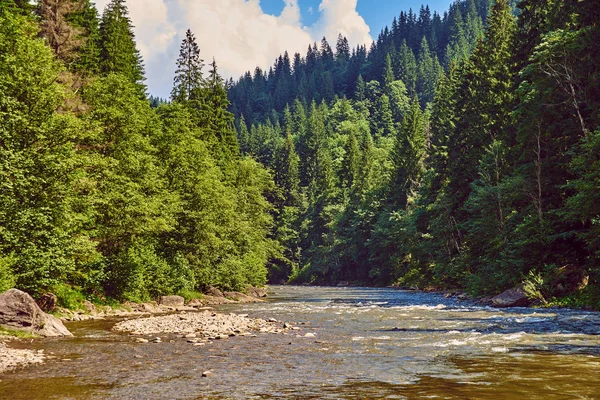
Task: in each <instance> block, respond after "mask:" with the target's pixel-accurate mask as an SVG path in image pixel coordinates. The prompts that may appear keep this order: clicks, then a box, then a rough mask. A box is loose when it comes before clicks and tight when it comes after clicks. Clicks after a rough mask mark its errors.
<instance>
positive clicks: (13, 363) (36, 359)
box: [0, 337, 45, 374]
mask: <svg viewBox="0 0 600 400" xmlns="http://www.w3.org/2000/svg"><path fill="white" fill-rule="evenodd" d="M9 339H10V338H8V337H0V374H2V373H4V372H6V371H10V370H13V369H16V368H20V367H26V366H29V365H33V364H40V363H42V362H44V359H45V355H44V351H43V350H37V351H35V350H22V349H13V348H11V347H8V346H7V345H6V343H5V341H7V340H9Z"/></svg>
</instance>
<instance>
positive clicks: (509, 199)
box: [229, 0, 600, 307]
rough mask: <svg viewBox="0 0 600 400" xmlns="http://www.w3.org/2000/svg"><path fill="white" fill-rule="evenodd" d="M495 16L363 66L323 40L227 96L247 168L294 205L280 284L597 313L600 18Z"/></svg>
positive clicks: (359, 51)
mask: <svg viewBox="0 0 600 400" xmlns="http://www.w3.org/2000/svg"><path fill="white" fill-rule="evenodd" d="M492 3H493V5H492V7H491V8H490V10H489V14H488V12H487V10H488V7H489V6H490V2H487V1H473V0H469V1H458V2H456V3H454V4H453V5H452V6H451V8H450V10H449V12H448V13H447V14H444V16H439V15H433V16H429V14H428V9H427V8H422V9H421V10H420V13H419V15H418V16H417V15H415V14H414V13H412V12H408V13H402V14H401V15H400V18H396V19H394V21H393V24H392V28H391V29H388V28H386V29H384V31H383V32H382V33H381V35H380V36H379V38H378V40H377V41H376V42H375V43H374V44H373V45H372V46H371V48H370V49H368V50H367V49H366V48H365V47H360V46H359V47H357V48H356V49H354V50H352V51H350V50H349V48H348V45H347V41H346V40H345V39H344V38H343V37H340V38H339V39H338V41H337V45H336V46H335V47H336V49H335V51H334V50H332V49H331V48H330V46H329V44H328V43H327V41H326V40H323V42H322V43H321V45H320V48H318V47H317V46H316V45H312V46H311V47H310V48H309V50H308V53H307V55H306V57H302V56H300V55H298V54H297V55H295V56H294V57H293V60H290V57H289V55H288V54H287V53H286V54H284V55H282V56H281V57H280V58H279V59H277V60H276V63H275V65H274V67H273V68H271V69H270V70H269V71H268V72H266V73H265V72H263V71H261V70H260V69H257V70H256V71H255V72H254V74H251V73H247V74H246V75H244V76H243V77H242V78H241V79H240V80H239V81H237V82H235V83H234V84H233V86H232V88H231V89H230V91H229V93H230V98H231V99H232V105H231V108H230V109H231V110H232V112H233V113H234V114H235V116H236V117H237V127H238V138H239V143H240V147H241V149H242V152H243V153H244V154H248V155H251V156H253V157H254V158H255V159H256V160H258V161H260V162H261V163H262V164H263V165H265V166H266V167H268V168H269V169H270V170H272V171H273V173H274V175H275V182H276V183H277V186H278V188H279V189H280V191H281V193H282V195H283V196H282V197H281V198H280V199H277V201H276V202H275V207H276V209H277V213H276V214H275V215H276V218H275V219H276V221H275V222H276V229H275V234H274V238H275V239H276V240H277V241H278V242H279V243H281V245H282V246H283V247H284V249H285V253H284V254H285V259H283V260H282V259H279V260H273V266H272V268H271V275H270V276H271V279H272V280H274V281H281V280H288V279H289V280H291V281H293V282H313V283H335V282H338V281H357V282H362V283H366V284H392V283H393V284H400V285H414V286H419V287H425V286H434V287H438V288H443V287H449V288H457V287H462V288H466V289H468V290H470V291H471V292H472V293H475V294H486V293H497V292H499V291H501V290H503V289H506V288H509V287H511V286H514V285H517V284H520V283H523V282H524V283H525V287H526V290H527V291H528V292H529V294H530V295H531V296H533V297H536V298H537V299H538V300H540V301H542V302H544V301H555V302H557V301H559V302H561V303H562V304H579V305H581V304H587V305H593V306H595V307H598V306H599V305H600V303H599V299H600V281H599V279H600V266H599V265H600V230H599V228H598V227H599V221H600V218H599V217H600V209H599V205H600V198H599V196H600V160H599V154H600V153H599V150H600V147H599V146H600V85H599V84H600V82H599V79H600V75H599V72H598V71H599V70H598V67H597V66H598V63H599V62H600V47H599V46H600V27H599V26H598V23H599V22H600V7H599V5H598V3H597V2H596V1H593V0H583V1H577V0H567V1H553V0H542V1H539V0H538V1H533V0H523V1H521V2H518V5H517V6H516V7H517V8H514V7H513V4H512V3H511V2H509V1H508V0H498V1H497V2H492ZM567 281H570V283H569V282H567ZM574 281H575V282H576V284H575V286H577V287H576V288H573V287H571V288H569V287H568V286H569V285H573V282H574ZM565 296H567V297H566V298H564V297H565ZM559 298H564V299H563V300H557V299H559Z"/></svg>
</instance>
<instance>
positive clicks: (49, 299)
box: [37, 293, 58, 312]
mask: <svg viewBox="0 0 600 400" xmlns="http://www.w3.org/2000/svg"><path fill="white" fill-rule="evenodd" d="M37 304H38V306H40V308H41V309H42V310H43V311H46V312H49V311H54V310H55V309H56V306H57V305H58V297H56V295H55V294H54V293H46V294H44V295H42V297H40V298H39V299H38V301H37Z"/></svg>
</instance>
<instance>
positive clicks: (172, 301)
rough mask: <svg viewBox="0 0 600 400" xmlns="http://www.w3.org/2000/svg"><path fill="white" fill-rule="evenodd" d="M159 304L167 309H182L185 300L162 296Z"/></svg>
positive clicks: (179, 297)
mask: <svg viewBox="0 0 600 400" xmlns="http://www.w3.org/2000/svg"><path fill="white" fill-rule="evenodd" d="M159 304H160V305H162V306H167V307H182V306H183V305H184V304H185V299H184V298H183V297H181V296H161V297H160V301H159Z"/></svg>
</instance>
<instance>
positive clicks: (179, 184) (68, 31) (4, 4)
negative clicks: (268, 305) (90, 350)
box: [0, 0, 282, 305]
mask: <svg viewBox="0 0 600 400" xmlns="http://www.w3.org/2000/svg"><path fill="white" fill-rule="evenodd" d="M203 68H204V66H203V64H202V62H201V59H200V58H199V54H198V47H197V45H196V44H195V39H194V36H193V34H192V33H191V32H188V34H187V35H186V39H185V40H184V41H183V43H182V45H181V52H180V57H179V59H178V60H177V73H176V76H175V77H174V85H173V91H172V96H171V97H172V98H171V101H170V102H169V104H162V105H161V106H160V107H157V108H152V107H151V102H150V99H149V96H148V94H147V88H146V86H145V85H144V66H143V60H142V59H141V56H140V53H139V51H138V50H137V49H136V43H135V38H134V35H133V30H132V23H131V20H130V19H129V17H128V10H127V6H126V2H125V1H124V0H112V1H111V2H110V3H109V4H108V6H107V7H106V9H105V10H104V12H103V13H102V15H101V16H99V14H98V11H97V10H96V8H95V7H94V5H93V3H91V2H90V1H89V0H77V1H71V0H43V1H40V2H39V4H38V5H37V6H36V7H33V6H31V5H30V3H29V2H28V1H25V0H23V1H12V0H1V1H0V160H1V162H0V177H1V178H0V204H2V207H1V208H0V286H1V288H0V289H2V290H5V289H7V288H9V287H17V288H20V289H23V290H27V291H28V292H29V293H32V294H33V295H39V294H41V293H44V292H47V291H51V292H52V293H54V294H56V295H57V296H58V298H59V301H61V302H63V303H68V302H73V301H76V300H77V299H81V298H83V299H85V297H87V298H88V299H91V300H95V301H106V300H107V299H118V300H122V301H125V300H132V301H143V300H147V299H151V298H155V297H156V296H158V295H161V294H172V293H179V294H183V295H185V296H191V295H193V293H194V292H195V291H201V290H202V289H204V288H207V287H209V286H211V285H212V286H218V287H221V288H224V289H226V288H228V289H243V288H244V286H245V285H247V284H251V285H263V284H264V283H265V281H266V275H267V262H268V260H270V259H277V258H278V257H279V254H280V253H282V249H281V246H280V245H279V244H278V243H277V242H275V241H274V240H273V239H272V238H271V236H270V231H271V227H272V225H273V212H272V210H273V206H272V205H271V203H270V202H269V199H270V198H276V197H277V190H276V187H275V185H274V182H273V179H272V177H271V174H270V173H269V172H268V171H267V170H266V169H265V168H264V167H262V166H261V165H260V164H259V163H258V162H256V161H254V160H252V159H251V158H250V157H242V156H241V154H240V152H239V147H238V143H237V138H236V133H235V130H234V128H233V120H234V118H233V115H232V114H231V113H230V112H229V111H228V107H229V102H228V100H227V91H226V87H225V83H224V81H223V79H222V78H221V76H220V75H219V73H218V70H217V65H216V63H213V64H211V65H210V66H208V67H207V68H204V69H203ZM83 296H85V297H83ZM62 305H68V304H62Z"/></svg>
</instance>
